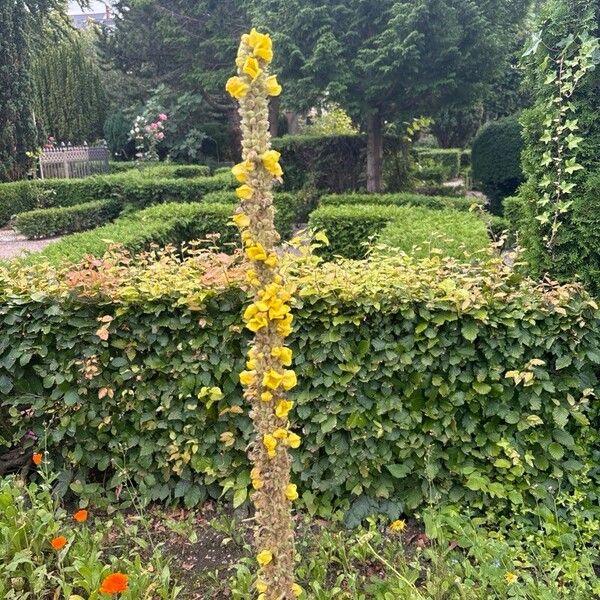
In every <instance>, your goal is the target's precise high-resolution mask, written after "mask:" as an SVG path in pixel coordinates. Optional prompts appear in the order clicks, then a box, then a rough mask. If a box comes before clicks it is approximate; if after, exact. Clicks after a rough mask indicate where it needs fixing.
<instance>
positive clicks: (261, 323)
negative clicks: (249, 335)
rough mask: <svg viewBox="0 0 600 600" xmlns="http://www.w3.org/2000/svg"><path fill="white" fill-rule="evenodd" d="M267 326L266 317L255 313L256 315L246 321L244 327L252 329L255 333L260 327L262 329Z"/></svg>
mask: <svg viewBox="0 0 600 600" xmlns="http://www.w3.org/2000/svg"><path fill="white" fill-rule="evenodd" d="M268 326H269V321H268V319H267V317H265V316H264V315H261V314H258V315H256V317H254V318H253V319H250V320H249V321H248V322H247V323H246V328H247V329H249V330H250V331H253V332H254V333H256V332H257V331H260V330H261V329H264V328H265V327H268Z"/></svg>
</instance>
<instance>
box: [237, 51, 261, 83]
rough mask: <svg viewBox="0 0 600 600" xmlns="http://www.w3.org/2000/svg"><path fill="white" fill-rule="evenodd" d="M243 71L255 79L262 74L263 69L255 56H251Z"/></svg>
mask: <svg viewBox="0 0 600 600" xmlns="http://www.w3.org/2000/svg"><path fill="white" fill-rule="evenodd" d="M242 71H244V73H246V75H249V76H250V78H251V79H252V81H254V80H255V79H256V78H257V77H259V76H260V75H261V74H262V69H261V68H260V66H259V64H258V61H257V60H256V59H255V58H254V57H253V56H249V57H248V58H247V59H246V62H245V63H244V67H243V68H242Z"/></svg>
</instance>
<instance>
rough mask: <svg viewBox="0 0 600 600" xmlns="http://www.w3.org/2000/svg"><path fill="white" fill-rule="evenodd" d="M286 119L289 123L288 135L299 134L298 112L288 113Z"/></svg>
mask: <svg viewBox="0 0 600 600" xmlns="http://www.w3.org/2000/svg"><path fill="white" fill-rule="evenodd" d="M285 117H286V119H287V122H288V134H289V135H294V134H295V133H298V119H299V117H300V115H299V114H298V113H297V112H286V113H285Z"/></svg>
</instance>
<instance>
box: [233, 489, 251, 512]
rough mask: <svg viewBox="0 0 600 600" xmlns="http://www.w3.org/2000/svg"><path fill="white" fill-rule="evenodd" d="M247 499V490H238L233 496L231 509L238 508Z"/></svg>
mask: <svg viewBox="0 0 600 600" xmlns="http://www.w3.org/2000/svg"><path fill="white" fill-rule="evenodd" d="M246 498H248V488H239V489H237V490H236V491H235V493H234V494H233V508H239V507H240V506H241V505H242V504H244V502H246Z"/></svg>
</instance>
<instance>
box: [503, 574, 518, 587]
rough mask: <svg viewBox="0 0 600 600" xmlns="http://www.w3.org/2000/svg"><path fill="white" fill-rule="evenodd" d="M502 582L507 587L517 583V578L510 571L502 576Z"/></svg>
mask: <svg viewBox="0 0 600 600" xmlns="http://www.w3.org/2000/svg"><path fill="white" fill-rule="evenodd" d="M504 580H505V581H506V583H507V584H508V585H512V584H513V583H517V581H518V580H519V577H518V576H517V575H515V574H514V573H511V572H510V571H509V572H508V573H506V574H505V575H504Z"/></svg>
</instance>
